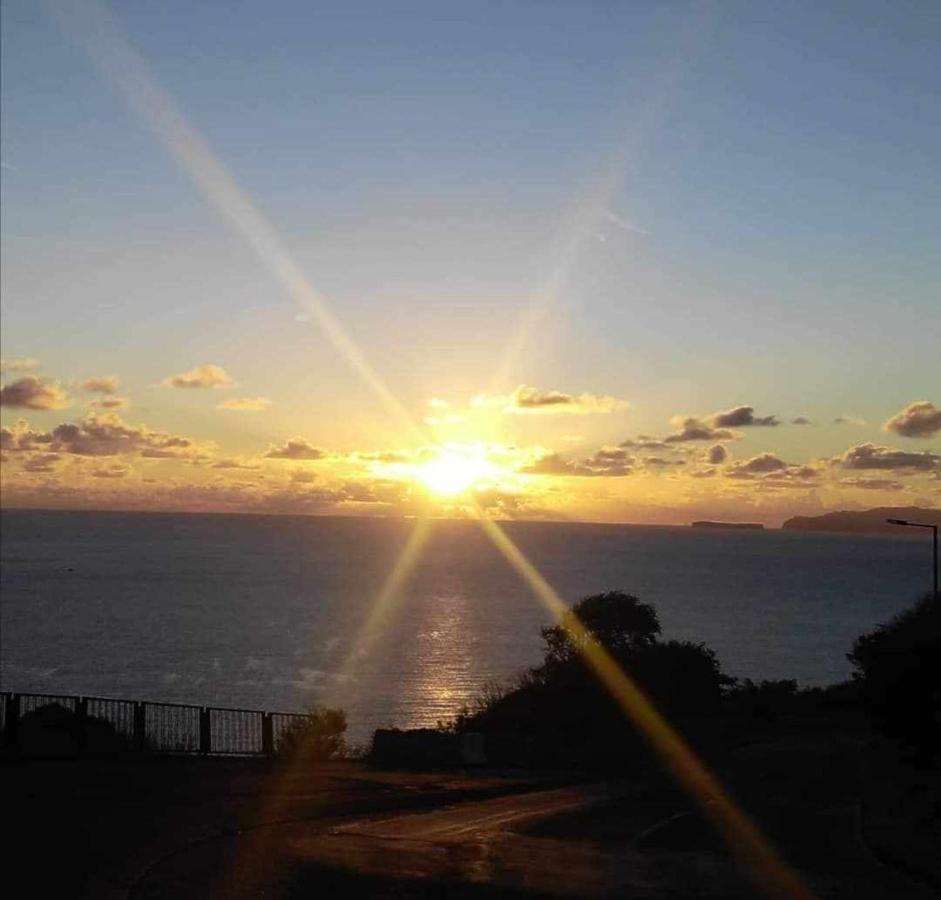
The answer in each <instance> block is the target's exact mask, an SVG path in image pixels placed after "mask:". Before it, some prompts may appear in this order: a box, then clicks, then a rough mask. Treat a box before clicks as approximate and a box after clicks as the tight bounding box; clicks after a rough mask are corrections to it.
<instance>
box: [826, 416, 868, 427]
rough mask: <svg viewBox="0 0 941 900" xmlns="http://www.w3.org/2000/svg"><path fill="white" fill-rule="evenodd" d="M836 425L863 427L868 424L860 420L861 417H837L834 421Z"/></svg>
mask: <svg viewBox="0 0 941 900" xmlns="http://www.w3.org/2000/svg"><path fill="white" fill-rule="evenodd" d="M833 424H834V425H857V426H859V427H862V426H863V425H865V424H866V420H865V419H861V418H859V416H837V417H836V418H835V419H834V420H833Z"/></svg>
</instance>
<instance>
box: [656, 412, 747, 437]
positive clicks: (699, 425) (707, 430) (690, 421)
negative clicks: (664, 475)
mask: <svg viewBox="0 0 941 900" xmlns="http://www.w3.org/2000/svg"><path fill="white" fill-rule="evenodd" d="M671 421H672V422H673V424H674V425H676V426H677V427H678V428H679V431H676V432H674V433H673V434H668V435H667V436H666V437H665V438H664V439H663V441H664V443H667V444H678V443H685V442H686V441H731V440H733V439H734V438H735V437H736V435H735V433H734V432H732V431H729V430H728V429H726V428H713V427H712V426H711V425H707V424H706V423H705V422H703V421H702V419H697V418H696V417H695V416H685V417H684V416H674V417H673V419H671Z"/></svg>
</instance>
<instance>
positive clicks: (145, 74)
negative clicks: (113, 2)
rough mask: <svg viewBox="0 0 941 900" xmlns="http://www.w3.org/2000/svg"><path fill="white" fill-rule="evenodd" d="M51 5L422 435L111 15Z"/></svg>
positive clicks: (203, 188) (272, 269) (405, 422)
mask: <svg viewBox="0 0 941 900" xmlns="http://www.w3.org/2000/svg"><path fill="white" fill-rule="evenodd" d="M49 8H50V10H51V12H52V14H53V16H54V18H56V19H57V20H58V21H59V22H60V23H61V25H62V27H63V29H64V30H65V31H66V32H67V33H68V34H69V35H71V36H73V37H74V38H75V39H76V40H77V41H78V43H79V44H80V45H81V46H82V48H83V49H84V50H85V52H86V53H87V55H88V57H89V58H90V59H91V61H92V63H93V64H94V66H95V67H96V68H97V69H98V70H99V71H100V72H101V73H102V74H103V75H104V76H105V78H106V79H107V80H108V81H109V82H110V83H111V84H112V85H113V86H114V88H115V89H116V90H117V91H118V93H119V94H120V95H121V97H122V98H123V99H124V102H125V103H126V104H127V106H128V107H129V108H130V109H131V111H132V112H133V113H134V114H135V115H136V116H137V117H138V118H139V119H140V120H141V121H142V122H143V123H144V124H145V125H146V126H147V127H148V128H149V129H150V130H151V131H152V132H153V133H154V135H155V136H156V137H157V139H158V140H159V141H160V143H161V144H162V145H163V146H164V148H165V149H166V151H167V152H168V153H169V154H170V156H171V157H172V158H173V160H174V161H175V162H176V163H177V165H179V167H180V168H181V169H182V170H183V171H184V172H185V173H186V174H187V175H188V176H189V177H190V179H191V180H192V181H193V183H194V184H195V185H196V187H197V188H198V189H199V190H200V192H201V193H202V195H203V196H204V198H205V199H206V200H207V201H208V202H209V203H210V204H211V205H212V206H213V207H214V208H215V209H216V211H217V212H218V213H219V214H220V215H221V216H222V217H223V218H224V219H226V220H228V222H229V223H230V225H231V226H232V228H233V229H234V230H235V231H236V232H237V233H238V234H239V235H240V236H241V237H242V238H243V239H244V240H245V242H246V243H247V244H248V246H249V247H250V248H251V249H252V251H253V252H254V254H255V256H256V257H257V258H258V260H259V261H260V262H261V264H262V265H263V266H264V267H265V268H266V269H267V270H268V272H269V273H270V274H271V275H272V276H273V277H274V278H275V279H276V280H277V281H278V283H279V284H280V285H281V287H282V288H283V289H284V291H285V292H286V293H287V294H288V295H289V296H290V297H291V298H292V299H293V300H294V302H295V303H297V305H298V306H299V307H300V308H301V310H302V311H303V312H305V313H307V314H309V315H310V316H312V317H313V318H314V320H315V321H316V322H317V324H318V325H319V326H320V328H321V329H322V330H323V332H324V334H326V336H327V338H328V339H329V340H330V342H331V343H332V344H333V346H334V347H335V348H336V350H337V352H338V353H339V354H340V355H341V356H342V357H343V358H344V359H345V360H346V361H347V363H348V364H349V365H350V366H351V367H352V368H353V370H354V371H355V372H356V373H357V374H358V375H359V377H360V378H361V379H362V380H363V381H364V382H365V383H366V385H367V386H368V387H369V388H370V390H372V392H373V393H374V394H375V395H376V396H377V397H378V398H379V400H380V402H381V403H382V404H383V406H384V407H385V408H386V410H387V411H388V412H389V413H390V414H391V415H392V416H393V417H394V418H395V419H396V420H397V421H398V423H399V424H400V425H402V426H403V427H405V428H406V429H407V430H408V431H409V432H410V433H412V434H414V435H417V436H419V437H420V436H421V430H420V429H419V427H418V426H417V425H416V424H415V422H414V421H413V420H412V417H411V416H410V415H409V413H408V411H407V410H406V409H405V407H404V406H403V405H402V403H401V402H400V401H399V399H398V398H397V397H396V396H395V394H393V393H392V391H391V390H390V389H389V388H388V386H387V385H386V384H385V382H384V381H383V380H382V378H381V377H380V376H379V374H378V373H377V372H376V370H375V369H374V368H373V366H372V364H371V363H370V362H369V360H368V359H367V358H366V355H365V354H364V353H363V351H362V350H361V349H360V347H359V345H358V344H357V343H356V341H354V340H353V338H352V336H351V335H350V334H349V332H347V330H346V329H345V328H344V326H343V324H342V323H341V322H340V320H339V319H338V318H337V317H336V315H335V314H334V313H333V311H332V310H331V309H330V306H329V304H328V303H327V301H326V299H325V298H324V297H323V295H322V294H321V293H320V292H319V291H318V290H317V289H316V288H315V287H314V286H313V285H312V284H311V283H310V281H309V279H308V278H307V276H306V275H305V273H304V271H303V269H302V268H301V266H300V265H298V263H297V262H296V261H295V259H294V258H293V257H292V256H291V254H290V252H289V251H288V249H287V247H286V245H285V243H284V241H283V240H282V239H281V236H280V235H279V234H278V231H277V229H275V227H274V225H273V224H272V223H271V222H269V221H268V219H267V218H265V216H264V215H263V214H262V213H261V211H260V210H259V209H258V208H257V207H256V206H255V205H254V204H253V203H252V201H251V200H250V199H249V197H248V195H247V194H246V193H245V192H244V191H243V190H242V189H241V188H240V187H239V186H238V184H237V183H236V181H235V179H234V178H233V177H232V175H231V174H230V173H229V171H228V170H227V169H226V167H225V165H224V164H223V163H222V161H221V160H220V159H219V158H218V157H217V156H216V155H215V154H214V153H213V151H212V149H211V147H210V146H209V144H208V143H207V142H206V140H205V138H203V136H202V135H201V134H200V133H199V132H198V131H197V129H196V128H195V127H194V126H193V125H192V124H191V123H190V122H189V121H188V119H187V118H186V116H185V115H184V114H183V112H182V110H181V109H180V108H179V107H178V106H177V104H176V103H175V101H174V100H173V98H172V97H171V96H170V95H169V94H168V93H167V92H166V91H165V90H164V89H163V88H162V87H161V86H160V84H158V82H157V80H156V78H155V77H154V75H153V74H152V72H151V71H150V67H149V66H148V64H147V62H146V61H145V59H144V58H143V57H142V56H141V55H140V54H139V53H138V52H137V51H136V50H135V49H134V48H133V47H132V46H131V45H130V43H129V42H128V40H127V39H126V38H125V36H124V35H123V34H122V32H121V30H120V28H119V27H118V25H117V23H116V22H115V21H114V19H113V18H112V17H111V15H110V14H109V13H108V12H107V11H106V10H105V9H103V8H102V7H101V6H100V5H98V4H97V3H96V2H94V0H68V2H64V3H50V4H49Z"/></svg>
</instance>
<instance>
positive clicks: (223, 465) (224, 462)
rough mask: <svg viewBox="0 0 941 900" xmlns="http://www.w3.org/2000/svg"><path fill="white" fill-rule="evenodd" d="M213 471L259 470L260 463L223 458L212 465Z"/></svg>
mask: <svg viewBox="0 0 941 900" xmlns="http://www.w3.org/2000/svg"><path fill="white" fill-rule="evenodd" d="M209 468H211V469H257V468H259V465H258V463H256V462H250V461H246V460H243V459H234V458H223V459H217V460H216V461H215V462H214V463H212V464H211V465H210V467H209Z"/></svg>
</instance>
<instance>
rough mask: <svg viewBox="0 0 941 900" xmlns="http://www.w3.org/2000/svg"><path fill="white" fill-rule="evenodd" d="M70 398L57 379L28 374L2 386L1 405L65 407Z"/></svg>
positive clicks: (32, 407) (19, 407) (38, 407)
mask: <svg viewBox="0 0 941 900" xmlns="http://www.w3.org/2000/svg"><path fill="white" fill-rule="evenodd" d="M68 405H69V398H68V396H67V395H66V393H65V391H64V390H63V388H62V386H61V385H60V384H59V383H58V382H56V381H47V380H45V379H44V378H37V377H36V376H35V375H26V376H24V377H23V378H18V379H17V380H16V381H11V382H10V383H9V384H5V385H4V386H3V387H2V388H0V406H6V407H9V408H11V409H34V410H47V409H65V407H67V406H68Z"/></svg>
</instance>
